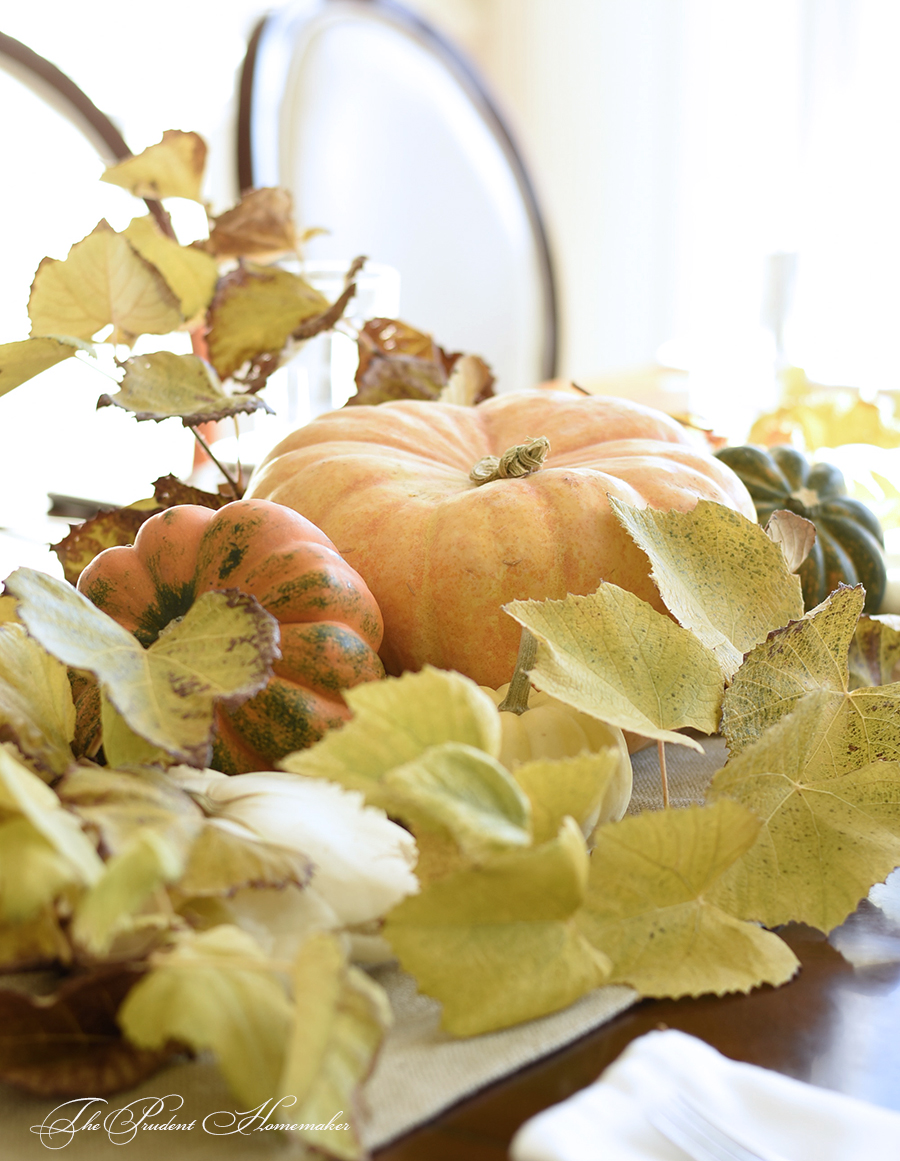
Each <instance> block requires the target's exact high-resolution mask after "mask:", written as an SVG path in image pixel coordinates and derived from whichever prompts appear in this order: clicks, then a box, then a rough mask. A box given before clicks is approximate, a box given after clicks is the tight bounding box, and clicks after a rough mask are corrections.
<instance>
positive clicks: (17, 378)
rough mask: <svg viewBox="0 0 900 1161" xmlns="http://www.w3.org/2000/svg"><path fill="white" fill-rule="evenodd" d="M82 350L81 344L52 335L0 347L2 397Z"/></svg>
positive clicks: (0, 345) (3, 344)
mask: <svg viewBox="0 0 900 1161" xmlns="http://www.w3.org/2000/svg"><path fill="white" fill-rule="evenodd" d="M79 347H81V344H80V343H78V344H76V342H75V340H74V339H73V340H72V341H71V342H66V341H65V339H57V338H50V337H49V336H45V337H43V338H37V339H23V340H22V341H21V342H19V343H2V344H0V395H5V394H6V393H7V391H12V389H13V388H14V387H18V386H19V385H20V384H21V383H25V382H27V380H29V379H33V378H34V377H35V375H40V373H41V372H42V371H46V370H47V369H48V368H49V367H55V366H56V364H57V363H61V362H62V361H63V359H70V358H71V357H72V355H74V354H75V351H76V350H77V349H78V348H79Z"/></svg>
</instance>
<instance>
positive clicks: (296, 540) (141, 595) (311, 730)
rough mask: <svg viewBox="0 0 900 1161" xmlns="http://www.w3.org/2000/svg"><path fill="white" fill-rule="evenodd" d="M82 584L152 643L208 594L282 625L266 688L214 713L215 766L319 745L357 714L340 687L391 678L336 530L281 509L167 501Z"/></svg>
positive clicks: (244, 766)
mask: <svg viewBox="0 0 900 1161" xmlns="http://www.w3.org/2000/svg"><path fill="white" fill-rule="evenodd" d="M78 588H79V590H80V591H81V592H82V593H84V594H85V596H87V597H88V598H89V599H90V600H91V601H93V603H94V604H95V605H97V606H98V607H99V608H101V609H103V611H104V612H106V613H108V614H109V615H110V616H111V617H113V618H114V619H115V620H116V621H118V622H119V624H121V625H123V626H124V627H125V628H126V629H128V630H129V631H130V632H131V633H133V634H134V635H135V637H137V638H138V640H139V641H140V642H141V643H142V644H143V645H145V646H147V645H150V644H151V643H152V642H153V641H155V640H156V638H157V637H158V636H159V634H160V632H161V631H162V630H163V629H164V628H165V626H166V625H168V624H169V622H170V621H172V620H174V619H175V618H176V617H182V616H184V614H185V613H186V612H187V611H188V609H189V608H190V607H191V605H192V604H193V602H194V600H195V599H196V598H197V597H198V596H199V595H200V594H201V593H204V592H207V591H209V590H211V589H221V590H227V589H237V590H239V591H240V592H243V593H249V594H250V595H251V596H254V597H256V599H257V600H258V601H259V603H260V604H261V605H262V607H263V608H264V609H266V610H267V611H268V612H269V613H271V614H272V616H274V617H275V618H276V619H277V620H278V622H279V625H280V629H281V658H280V660H278V661H276V662H275V666H274V674H273V676H272V677H271V678H270V680H269V683H268V685H267V686H266V688H265V689H264V690H262V691H261V692H260V693H258V694H256V696H255V697H252V698H251V699H250V700H249V701H246V702H244V704H243V705H241V706H238V707H237V708H236V709H224V708H222V707H219V708H218V709H217V712H216V731H215V739H214V743H213V759H212V764H213V765H214V766H215V767H216V768H217V769H219V770H223V771H224V772H225V773H228V774H239V773H245V772H247V771H251V770H267V769H272V768H273V767H274V764H275V763H276V762H277V761H278V759H279V758H282V757H283V756H284V755H285V754H288V753H290V752H291V751H293V750H299V749H303V748H305V747H306V746H310V745H312V744H313V742H316V741H317V740H318V739H319V738H320V737H322V735H323V734H324V733H325V731H326V730H328V729H331V728H333V727H334V726H338V725H341V724H342V723H343V722H344V721H346V720H347V718H349V716H350V711H349V709H348V708H347V705H346V703H345V702H344V699H343V697H342V696H341V691H342V690H344V689H350V688H352V687H353V686H355V685H358V684H360V683H361V682H363V681H372V680H376V679H378V678H380V677H383V676H384V669H383V667H382V664H381V661H380V660H379V658H378V648H379V646H380V645H381V638H382V631H383V626H382V619H381V613H380V611H379V609H378V606H377V604H376V603H375V599H374V597H373V596H372V594H371V593H370V592H369V589H368V588H367V586H366V584H365V582H364V581H363V580H362V578H361V577H360V576H359V575H358V574H357V573H356V571H355V570H354V569H353V568H351V566H350V565H349V564H347V562H346V561H345V560H344V559H343V558H342V557H341V555H340V554H339V553H338V551H337V549H336V548H335V547H334V545H333V544H332V543H331V541H330V540H329V539H328V537H327V536H326V535H325V534H324V533H323V532H321V531H320V530H319V529H318V528H317V527H316V526H315V525H314V524H312V523H311V522H310V521H309V520H307V519H305V517H303V516H301V515H299V514H298V513H296V512H293V511H291V509H289V508H285V507H284V506H283V505H281V504H275V503H270V502H268V501H266V500H238V501H235V502H234V503H232V504H226V505H225V507H224V508H220V509H219V510H218V511H213V510H212V509H210V508H201V507H198V506H196V505H193V504H182V505H179V506H177V507H174V508H168V509H166V511H164V512H160V513H159V514H158V515H156V516H152V517H151V518H150V519H149V520H147V521H146V522H145V523H144V524H143V525H142V526H141V528H140V531H139V532H138V534H137V538H136V540H135V542H134V544H133V545H131V546H125V547H118V548H108V549H106V551H105V552H101V553H100V554H99V556H97V557H95V558H94V560H93V561H91V563H90V564H89V565H88V567H87V568H86V569H85V570H84V572H83V573H82V574H81V577H80V578H79V581H78Z"/></svg>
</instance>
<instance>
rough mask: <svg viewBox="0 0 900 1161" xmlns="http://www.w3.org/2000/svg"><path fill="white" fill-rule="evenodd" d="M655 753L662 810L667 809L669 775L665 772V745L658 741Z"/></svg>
mask: <svg viewBox="0 0 900 1161" xmlns="http://www.w3.org/2000/svg"><path fill="white" fill-rule="evenodd" d="M656 752H657V754H659V777H660V780H661V781H662V796H663V810H668V807H669V775H668V773H667V772H666V743H665V742H662V741H658V742H657V743H656Z"/></svg>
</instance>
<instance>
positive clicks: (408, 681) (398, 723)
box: [281, 666, 500, 806]
mask: <svg viewBox="0 0 900 1161" xmlns="http://www.w3.org/2000/svg"><path fill="white" fill-rule="evenodd" d="M344 696H345V698H346V700H347V704H348V705H349V706H350V708H351V710H352V711H353V717H352V718H351V719H350V721H349V722H347V723H346V725H344V726H342V727H341V728H340V729H337V730H329V731H328V733H326V734H325V736H324V737H323V738H321V739H320V740H319V741H318V742H317V743H316V744H315V745H314V746H311V747H310V748H309V749H308V750H298V751H297V752H296V753H293V754H288V756H287V757H286V758H284V759H282V761H281V767H282V769H284V770H288V771H290V772H291V773H293V774H304V775H306V776H308V777H314V778H327V779H328V780H329V781H331V782H338V783H340V784H341V785H342V786H346V787H347V788H348V789H350V790H361V791H362V792H363V793H364V794H365V796H366V800H367V801H368V802H370V803H373V804H374V805H376V806H382V805H383V803H384V802H390V801H391V791H390V789H387V788H385V787H383V786H382V783H383V781H384V778H385V775H386V774H388V773H389V772H390V771H391V770H393V769H395V768H396V767H397V766H402V765H404V764H405V763H407V762H412V761H414V760H415V759H417V758H419V757H421V755H422V754H424V753H425V751H426V750H428V749H429V748H430V747H432V746H440V745H442V744H443V743H444V742H459V743H462V744H463V745H467V746H473V747H474V748H475V749H476V750H482V751H484V753H485V754H487V755H488V756H489V757H491V758H498V757H499V755H500V718H499V714H498V713H497V709H496V707H495V706H494V703H493V702H492V701H491V699H490V698H489V697H488V696H487V694H486V693H483V692H482V691H481V690H480V689H479V688H478V686H477V685H476V684H475V682H474V681H470V680H469V679H468V678H467V677H463V676H462V674H460V673H448V672H444V671H442V670H439V669H432V668H431V667H430V666H426V667H425V668H424V669H423V670H422V671H421V672H420V673H407V674H404V675H403V677H388V678H385V679H384V680H383V681H370V682H365V683H364V684H363V685H358V686H356V687H355V689H350V690H347V691H346V692H345V694H344Z"/></svg>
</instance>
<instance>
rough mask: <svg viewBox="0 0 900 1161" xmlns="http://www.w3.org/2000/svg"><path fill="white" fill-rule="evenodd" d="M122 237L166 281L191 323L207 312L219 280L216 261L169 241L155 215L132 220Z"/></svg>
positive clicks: (170, 239)
mask: <svg viewBox="0 0 900 1161" xmlns="http://www.w3.org/2000/svg"><path fill="white" fill-rule="evenodd" d="M123 233H124V234H125V237H126V238H127V239H128V241H129V242H130V243H131V244H132V246H134V248H135V250H137V252H138V254H140V255H141V257H142V258H146V259H147V261H148V262H149V263H151V264H152V265H153V266H155V267H156V269H157V270H158V271H159V272H160V274H161V275H162V276H163V278H164V279H165V280H166V282H167V284H168V286H169V288H170V289H171V290H172V291H173V293H174V294H176V295H177V297H178V300H179V302H180V304H181V313H182V314H183V315H184V317H185V318H186V319H187V320H188V321H190V320H191V319H193V318H195V317H196V316H197V315H199V314H201V312H203V311H205V310H206V308H207V307H208V306H209V304H210V301H211V300H212V296H213V294H214V293H215V289H216V282H217V281H218V278H219V268H218V266H217V265H216V260H215V259H214V258H212V257H211V256H210V255H209V254H207V253H205V252H204V251H203V250H199V249H197V247H196V246H180V245H179V244H178V242H176V241H175V240H174V239H173V238H167V237H166V235H165V234H164V233H163V232H162V230H161V229H160V228H159V226H158V225H157V223H156V220H155V218H154V217H153V215H152V214H147V215H146V216H145V217H143V218H132V219H131V222H130V223H129V225H128V226H127V227H126V228H125V230H124V231H123Z"/></svg>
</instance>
